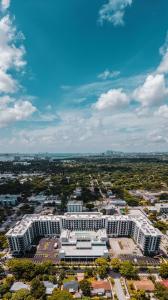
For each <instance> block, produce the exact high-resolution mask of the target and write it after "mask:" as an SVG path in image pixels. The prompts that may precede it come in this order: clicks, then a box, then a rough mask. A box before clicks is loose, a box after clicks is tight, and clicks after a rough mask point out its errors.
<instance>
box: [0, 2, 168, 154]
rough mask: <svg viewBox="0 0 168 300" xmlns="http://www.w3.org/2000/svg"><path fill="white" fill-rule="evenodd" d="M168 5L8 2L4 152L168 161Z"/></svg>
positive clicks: (3, 37)
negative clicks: (165, 157) (118, 154)
mask: <svg viewBox="0 0 168 300" xmlns="http://www.w3.org/2000/svg"><path fill="white" fill-rule="evenodd" d="M167 19H168V3H167V1H166V0H163V1H161V2H160V1H159V0H157V1H155V3H153V1H152V0H96V1H93V3H90V1H89V0H85V1H82V2H79V1H77V0H72V1H67V0H58V1H54V0H50V1H45V0H36V1H33V0H29V1H19V0H11V1H10V0H0V152H1V153H2V152H20V153H21V152H26V153H28V152H32V153H33V152H54V153H56V152H58V153H61V152H63V153H66V152H68V153H77V152H78V153H79V152H81V153H83V152H87V153H93V152H104V151H106V150H114V151H123V152H157V151H158V152H165V151H168V131H167V125H168V23H167Z"/></svg>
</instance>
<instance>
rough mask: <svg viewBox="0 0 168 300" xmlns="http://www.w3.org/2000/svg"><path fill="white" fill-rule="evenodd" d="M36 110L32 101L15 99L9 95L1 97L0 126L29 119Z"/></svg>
mask: <svg viewBox="0 0 168 300" xmlns="http://www.w3.org/2000/svg"><path fill="white" fill-rule="evenodd" d="M35 111H36V108H35V106H33V105H32V103H31V102H30V101H27V100H19V101H16V99H13V98H11V97H9V96H4V97H1V98H0V127H5V126H8V125H9V124H10V123H13V122H16V121H22V120H25V119H27V118H28V117H30V116H31V115H32V113H34V112H35Z"/></svg>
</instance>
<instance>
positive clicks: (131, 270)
mask: <svg viewBox="0 0 168 300" xmlns="http://www.w3.org/2000/svg"><path fill="white" fill-rule="evenodd" d="M120 273H121V275H122V276H124V277H126V278H136V277H137V270H136V268H135V267H134V266H133V264H132V263H131V262H130V261H124V262H122V263H121V266H120Z"/></svg>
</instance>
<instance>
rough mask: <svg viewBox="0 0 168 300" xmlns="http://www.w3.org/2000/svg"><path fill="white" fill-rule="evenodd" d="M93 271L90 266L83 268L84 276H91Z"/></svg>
mask: <svg viewBox="0 0 168 300" xmlns="http://www.w3.org/2000/svg"><path fill="white" fill-rule="evenodd" d="M93 273H94V271H93V269H92V268H86V269H85V278H88V277H92V276H93Z"/></svg>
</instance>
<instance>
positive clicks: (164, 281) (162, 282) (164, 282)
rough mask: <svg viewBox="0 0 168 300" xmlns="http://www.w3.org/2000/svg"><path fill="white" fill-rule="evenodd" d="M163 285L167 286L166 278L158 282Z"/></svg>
mask: <svg viewBox="0 0 168 300" xmlns="http://www.w3.org/2000/svg"><path fill="white" fill-rule="evenodd" d="M160 284H162V285H163V286H164V287H166V288H168V280H163V281H161V282H160Z"/></svg>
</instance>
